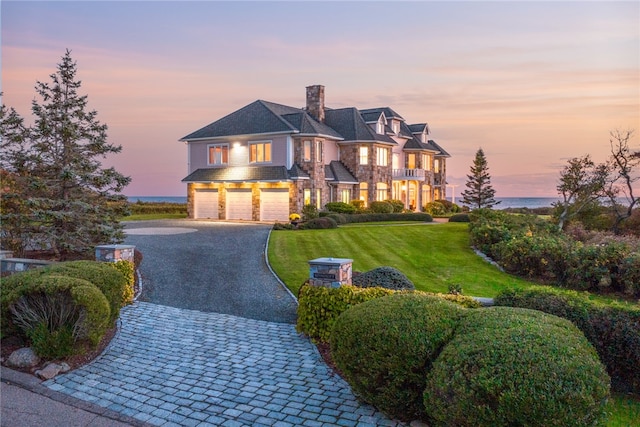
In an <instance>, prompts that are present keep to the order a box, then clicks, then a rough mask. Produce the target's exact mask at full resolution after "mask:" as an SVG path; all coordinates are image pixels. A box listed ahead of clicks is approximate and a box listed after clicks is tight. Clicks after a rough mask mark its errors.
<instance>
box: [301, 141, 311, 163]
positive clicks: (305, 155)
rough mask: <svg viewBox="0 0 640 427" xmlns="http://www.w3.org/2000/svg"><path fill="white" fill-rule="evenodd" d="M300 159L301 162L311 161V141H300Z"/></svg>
mask: <svg viewBox="0 0 640 427" xmlns="http://www.w3.org/2000/svg"><path fill="white" fill-rule="evenodd" d="M302 161H303V162H310V161H311V141H303V142H302Z"/></svg>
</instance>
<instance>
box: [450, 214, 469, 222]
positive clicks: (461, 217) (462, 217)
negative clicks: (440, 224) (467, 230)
mask: <svg viewBox="0 0 640 427" xmlns="http://www.w3.org/2000/svg"><path fill="white" fill-rule="evenodd" d="M470 221H471V220H470V219H469V214H468V213H457V214H454V215H451V216H450V217H449V222H470Z"/></svg>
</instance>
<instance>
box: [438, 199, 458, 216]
mask: <svg viewBox="0 0 640 427" xmlns="http://www.w3.org/2000/svg"><path fill="white" fill-rule="evenodd" d="M436 202H438V203H440V204H441V205H442V206H443V207H444V212H445V213H447V214H449V213H453V214H455V213H458V212H461V211H462V208H461V207H460V206H458V205H456V204H455V203H453V202H452V201H450V200H447V199H438V200H436Z"/></svg>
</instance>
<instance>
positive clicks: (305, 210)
mask: <svg viewBox="0 0 640 427" xmlns="http://www.w3.org/2000/svg"><path fill="white" fill-rule="evenodd" d="M316 218H318V208H317V207H316V206H315V205H304V206H303V207H302V220H303V221H310V220H312V219H316Z"/></svg>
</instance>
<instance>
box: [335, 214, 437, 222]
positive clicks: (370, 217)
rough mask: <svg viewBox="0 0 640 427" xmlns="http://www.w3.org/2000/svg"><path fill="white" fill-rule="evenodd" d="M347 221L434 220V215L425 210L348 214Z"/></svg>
mask: <svg viewBox="0 0 640 427" xmlns="http://www.w3.org/2000/svg"><path fill="white" fill-rule="evenodd" d="M346 217H347V223H360V222H385V221H420V222H433V217H432V216H431V215H429V214H428V213H424V212H413V213H363V214H354V215H346Z"/></svg>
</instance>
